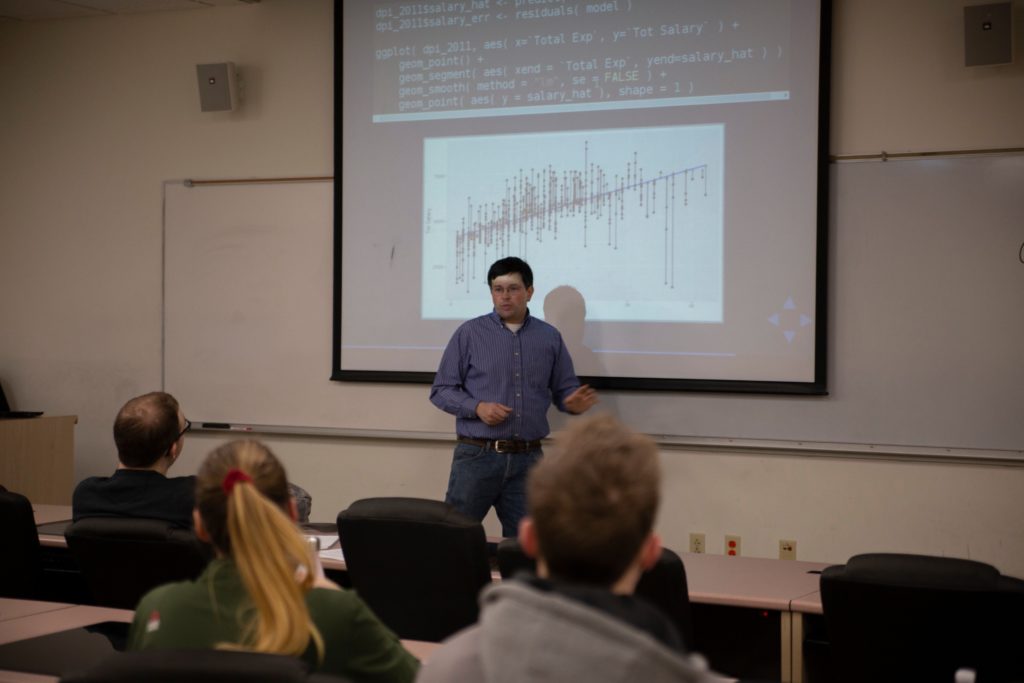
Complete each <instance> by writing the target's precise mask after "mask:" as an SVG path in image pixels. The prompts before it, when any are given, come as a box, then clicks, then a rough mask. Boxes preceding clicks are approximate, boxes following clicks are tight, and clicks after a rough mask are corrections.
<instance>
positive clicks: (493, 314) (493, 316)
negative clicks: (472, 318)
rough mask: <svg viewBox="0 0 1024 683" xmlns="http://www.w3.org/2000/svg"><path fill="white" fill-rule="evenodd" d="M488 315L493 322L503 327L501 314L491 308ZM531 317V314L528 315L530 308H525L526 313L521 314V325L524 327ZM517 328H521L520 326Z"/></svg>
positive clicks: (503, 322)
mask: <svg viewBox="0 0 1024 683" xmlns="http://www.w3.org/2000/svg"><path fill="white" fill-rule="evenodd" d="M488 317H489V318H490V319H491V320H493V321H494V322H495V323H497V324H498V325H499V326H500V327H505V321H504V320H502V319H501V316H500V315H498V312H497V311H495V310H493V309H492V310H491V312H490V314H488ZM532 317H533V316H531V315H530V309H529V308H527V309H526V315H524V316H523V327H526V325H527V324H528V323H529V322H530V318H532ZM519 329H522V327H521V328H519Z"/></svg>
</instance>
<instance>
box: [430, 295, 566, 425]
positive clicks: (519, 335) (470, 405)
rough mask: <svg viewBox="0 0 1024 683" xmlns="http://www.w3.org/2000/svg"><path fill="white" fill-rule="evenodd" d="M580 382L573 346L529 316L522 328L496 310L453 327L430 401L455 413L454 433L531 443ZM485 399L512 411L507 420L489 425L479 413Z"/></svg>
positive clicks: (562, 408)
mask: <svg viewBox="0 0 1024 683" xmlns="http://www.w3.org/2000/svg"><path fill="white" fill-rule="evenodd" d="M579 386H580V382H579V380H578V379H577V378H576V372H575V371H574V370H573V367H572V358H571V357H570V356H569V350H568V349H567V348H566V347H565V343H564V342H563V341H562V335H561V334H559V332H558V330H556V329H555V328H554V327H553V326H551V325H549V324H548V323H546V322H544V321H543V320H539V319H537V318H534V317H532V316H530V313H529V311H527V313H526V318H525V320H524V321H523V326H522V327H521V328H519V331H518V332H515V333H513V332H512V331H511V330H510V329H508V328H507V327H505V324H504V323H503V322H502V320H501V318H500V317H499V316H498V314H497V313H494V312H493V311H492V312H491V313H488V314H487V315H482V316H480V317H479V318H473V319H472V320H468V321H466V322H464V323H463V324H462V325H460V326H459V329H457V330H455V334H454V335H452V339H451V341H449V342H448V346H447V348H445V350H444V355H443V356H442V357H441V365H440V366H439V367H438V369H437V374H436V375H435V376H434V385H433V386H432V387H431V388H430V401H431V403H433V404H434V405H435V406H437V407H438V408H440V409H441V410H443V411H445V412H446V413H451V414H452V415H454V416H455V432H456V433H457V434H458V435H459V436H467V437H470V438H474V439H522V440H525V441H533V440H534V439H542V438H544V437H545V436H547V435H548V432H549V431H550V428H549V427H548V418H547V412H548V406H550V405H551V404H552V403H554V404H555V407H556V408H558V409H559V410H561V411H563V412H566V411H565V406H564V404H563V401H564V400H565V397H566V396H568V395H569V394H571V393H572V392H573V391H575V390H576V389H577V388H578V387H579ZM481 401H488V402H494V403H502V404H504V405H506V406H508V407H509V408H511V409H512V414H511V415H509V417H508V419H506V420H505V421H504V422H502V423H501V424H498V425H494V426H489V425H487V424H485V423H484V421H483V420H481V419H480V418H479V417H477V414H476V406H477V404H478V403H480V402H481Z"/></svg>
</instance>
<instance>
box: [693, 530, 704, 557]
mask: <svg viewBox="0 0 1024 683" xmlns="http://www.w3.org/2000/svg"><path fill="white" fill-rule="evenodd" d="M690 552H691V553H703V552H704V534H690Z"/></svg>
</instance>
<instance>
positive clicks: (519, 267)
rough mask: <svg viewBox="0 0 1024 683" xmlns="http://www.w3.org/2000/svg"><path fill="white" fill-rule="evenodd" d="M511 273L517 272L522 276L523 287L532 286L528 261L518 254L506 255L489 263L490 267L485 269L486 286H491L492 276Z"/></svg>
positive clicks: (531, 274) (531, 272) (531, 275)
mask: <svg viewBox="0 0 1024 683" xmlns="http://www.w3.org/2000/svg"><path fill="white" fill-rule="evenodd" d="M512 273H519V274H520V275H521V276H522V278H523V286H524V287H533V270H532V269H531V268H530V264H529V263H527V262H526V261H524V260H523V259H521V258H519V257H518V256H506V257H505V258H503V259H498V260H497V261H495V262H494V263H493V264H491V267H490V269H489V270H488V271H487V286H488V287H490V286H491V283H492V282H494V278H496V277H501V276H502V275H511V274H512Z"/></svg>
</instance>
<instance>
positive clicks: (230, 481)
mask: <svg viewBox="0 0 1024 683" xmlns="http://www.w3.org/2000/svg"><path fill="white" fill-rule="evenodd" d="M240 481H247V482H249V483H252V477H250V476H249V475H248V474H246V473H245V472H243V471H242V470H240V469H237V468H232V469H230V470H228V473H227V474H225V475H224V482H223V483H222V484H221V487H222V488H223V489H224V495H227V496H230V495H231V490H232V489H233V488H235V484H237V483H238V482H240Z"/></svg>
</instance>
